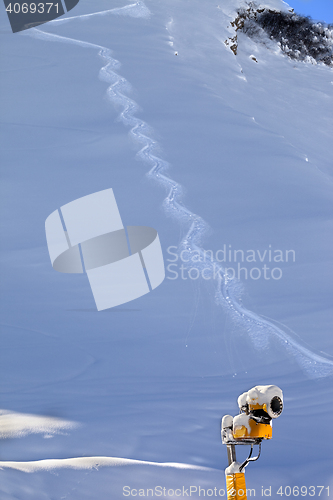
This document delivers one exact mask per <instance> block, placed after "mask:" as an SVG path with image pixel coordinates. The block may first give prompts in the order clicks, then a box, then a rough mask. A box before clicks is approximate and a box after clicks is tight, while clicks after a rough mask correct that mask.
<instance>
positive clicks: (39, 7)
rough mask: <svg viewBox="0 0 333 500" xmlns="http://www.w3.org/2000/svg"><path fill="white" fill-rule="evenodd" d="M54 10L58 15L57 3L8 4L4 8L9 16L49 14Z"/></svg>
mask: <svg viewBox="0 0 333 500" xmlns="http://www.w3.org/2000/svg"><path fill="white" fill-rule="evenodd" d="M52 8H54V9H55V11H56V13H57V14H58V13H59V4H58V3H42V2H41V3H23V4H22V5H21V4H20V3H13V4H12V3H10V4H9V5H8V7H7V8H6V11H7V12H9V13H10V14H12V13H14V14H28V13H30V14H35V13H36V12H37V13H38V14H44V13H46V14H49V13H50V12H51V9H52Z"/></svg>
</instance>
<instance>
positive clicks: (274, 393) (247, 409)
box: [232, 385, 283, 440]
mask: <svg viewBox="0 0 333 500" xmlns="http://www.w3.org/2000/svg"><path fill="white" fill-rule="evenodd" d="M238 406H239V409H240V414H239V415H237V416H236V417H234V419H233V428H232V434H233V438H234V439H235V440H243V439H245V440H246V439H258V440H262V439H271V438H272V419H273V418H274V419H275V418H278V417H279V416H280V415H281V413H282V410H283V393H282V391H281V389H280V388H279V387H277V386H276V385H257V386H256V387H253V388H252V389H250V390H249V391H248V392H244V393H243V394H241V396H239V398H238Z"/></svg>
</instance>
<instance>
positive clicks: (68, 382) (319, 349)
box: [0, 0, 333, 500]
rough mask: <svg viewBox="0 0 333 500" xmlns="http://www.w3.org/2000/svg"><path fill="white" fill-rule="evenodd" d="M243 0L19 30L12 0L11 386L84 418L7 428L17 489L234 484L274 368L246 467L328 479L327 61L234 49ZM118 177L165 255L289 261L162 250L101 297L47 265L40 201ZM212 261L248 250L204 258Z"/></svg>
mask: <svg viewBox="0 0 333 500" xmlns="http://www.w3.org/2000/svg"><path fill="white" fill-rule="evenodd" d="M241 5H242V6H243V5H244V2H241V1H238V0H226V1H224V2H220V5H218V4H217V2H213V1H212V0H206V1H205V2H201V1H199V0H191V1H188V0H185V1H183V2H179V1H177V0H168V2H162V1H158V0H146V1H145V2H141V1H139V2H135V3H133V4H131V5H128V3H126V1H125V0H115V1H112V2H111V1H109V0H94V2H93V3H92V2H89V1H88V0H81V1H80V4H79V5H78V6H77V7H76V8H75V10H73V11H72V12H71V13H72V14H75V16H73V17H75V18H74V19H72V20H68V21H66V22H63V20H62V19H59V20H58V21H56V22H52V23H48V24H46V25H43V26H42V27H41V28H40V29H30V30H27V31H25V32H22V33H20V34H15V35H13V34H12V33H11V31H10V28H9V23H8V19H7V18H6V17H5V13H4V12H2V15H3V18H2V20H1V39H2V40H1V41H2V43H1V47H2V49H1V50H2V52H1V58H2V65H1V69H2V73H1V75H2V76H1V85H2V88H1V98H2V102H1V104H2V110H3V119H2V129H3V132H2V145H1V148H2V164H3V183H2V185H3V188H2V206H3V210H2V235H3V237H2V241H1V243H2V313H1V323H2V332H1V354H0V356H1V359H0V371H1V373H0V380H1V382H0V394H1V397H0V403H1V408H3V409H5V411H9V412H11V413H20V414H29V415H30V416H35V417H36V418H40V417H41V418H43V417H45V418H46V419H53V418H56V419H60V420H64V421H66V422H77V423H79V424H80V426H78V427H76V428H75V429H67V430H66V434H65V433H63V432H62V433H60V434H51V435H52V436H53V437H52V439H43V436H41V435H39V434H36V433H35V432H34V429H33V428H31V429H30V431H28V432H25V433H24V434H25V436H23V437H21V438H15V439H14V438H12V439H3V440H2V442H1V445H2V446H1V455H0V459H1V460H2V462H1V464H0V467H1V468H2V470H1V471H0V474H1V482H0V492H1V498H3V499H4V500H9V499H10V500H12V499H14V498H15V499H24V500H29V499H33V500H39V499H51V498H52V499H53V498H54V499H58V498H59V499H60V498H70V499H80V500H82V499H85V498H87V499H92V498H94V499H95V498H98V499H100V500H104V499H110V498H112V499H116V500H117V499H118V498H123V493H122V492H123V490H122V488H123V486H125V485H131V486H132V487H133V488H140V487H141V488H149V487H154V486H155V485H156V484H162V485H164V486H166V487H167V488H181V487H183V486H184V487H185V486H186V485H191V484H194V485H201V486H202V487H203V486H205V487H206V488H209V487H215V486H216V487H221V488H223V487H224V475H223V473H222V471H223V469H225V467H226V466H227V457H226V449H225V447H223V446H222V444H221V441H220V421H221V417H222V416H223V415H224V414H226V413H233V414H235V413H236V412H237V397H238V396H239V394H241V393H243V392H244V391H245V390H248V389H249V388H250V387H253V386H256V385H258V384H262V385H265V384H276V385H278V386H279V387H281V389H282V390H283V393H284V406H285V407H284V411H283V414H282V415H281V417H280V418H279V419H278V420H277V421H276V422H274V425H273V440H272V441H271V442H269V443H264V445H263V450H262V456H261V458H260V460H259V461H258V462H256V463H254V464H250V466H249V467H248V468H247V471H246V477H247V484H248V487H252V488H256V489H257V494H258V495H259V494H260V491H261V487H262V486H264V487H265V488H266V487H269V486H272V490H273V491H277V489H278V487H279V486H281V485H283V487H284V486H286V485H290V486H294V485H298V486H302V485H305V486H310V485H313V484H322V485H325V487H326V486H329V485H330V484H331V485H332V472H331V471H332V465H333V464H332V457H331V452H330V449H329V448H330V447H329V446H328V443H329V442H330V439H331V437H332V436H331V433H332V430H331V429H330V428H329V427H328V428H327V427H325V428H323V429H319V428H318V429H317V431H316V432H315V433H314V432H313V422H314V421H315V420H316V418H317V417H319V414H320V415H321V414H322V413H325V414H330V413H331V412H332V409H333V408H332V378H331V376H332V368H333V362H332V356H331V354H332V347H333V346H332V336H331V323H332V307H331V304H332V289H331V283H332V280H331V279H330V277H331V274H332V259H331V247H332V238H331V235H332V203H331V201H332V160H331V157H332V141H331V137H332V132H333V123H332V121H333V113H332V111H333V110H332V91H333V87H332V82H333V73H332V70H331V69H330V68H327V67H325V66H322V65H316V66H314V65H310V64H306V63H297V62H295V61H291V60H289V59H288V58H286V57H285V56H284V55H283V54H282V53H281V52H280V51H279V49H278V47H277V46H274V44H272V45H271V46H269V47H267V46H261V45H260V44H256V43H255V42H254V41H253V40H249V39H248V38H247V37H246V36H245V35H244V34H238V43H239V50H238V54H237V56H235V55H234V54H233V53H232V51H231V50H230V49H229V48H228V47H226V45H225V44H224V41H225V40H226V39H227V38H228V37H230V36H233V34H234V30H233V28H232V27H231V25H230V22H231V21H232V20H233V19H234V17H235V15H236V11H237V8H238V7H239V6H241ZM263 5H265V6H268V7H270V8H283V9H287V8H288V6H287V5H286V4H284V3H283V2H280V0H274V1H273V0H269V1H267V2H264V3H263ZM112 9H117V10H112ZM96 13H97V14H96ZM91 14H94V15H91ZM68 17H72V16H70V14H69V15H68ZM175 53H177V56H175ZM253 56H254V57H255V58H256V60H257V62H256V61H254V60H253ZM124 125H125V126H124ZM137 153H138V155H137ZM136 155H137V156H136ZM137 159H138V160H140V161H136V160H137ZM147 172H149V174H148V176H147V175H146V173H147ZM110 187H112V189H113V191H114V193H115V196H116V199H117V203H118V207H119V210H120V213H121V216H122V220H123V221H124V224H131V225H146V226H151V227H154V228H155V229H156V230H157V231H158V233H159V235H160V239H161V244H162V248H163V251H164V256H165V259H166V265H168V264H170V263H171V260H172V259H173V258H172V259H171V257H170V253H169V252H168V247H170V246H176V247H178V249H179V252H180V251H181V250H185V255H187V257H191V256H195V255H200V256H201V257H202V255H203V253H202V252H203V250H202V249H203V248H205V249H211V250H212V252H213V253H214V255H216V252H217V251H219V250H222V249H223V248H224V245H226V248H227V249H228V248H232V249H243V251H244V252H245V253H246V251H247V250H249V249H254V250H255V254H256V255H257V256H258V257H257V260H256V262H254V263H251V262H244V263H241V265H242V267H247V269H248V272H250V269H251V267H258V268H262V265H263V262H261V261H260V257H259V254H260V255H261V256H263V255H268V249H270V248H271V249H272V250H274V249H281V251H282V252H283V255H285V252H286V251H287V250H291V249H292V250H294V252H295V256H296V258H295V262H294V261H293V260H292V259H291V260H289V261H288V262H286V259H284V261H283V262H277V263H272V262H269V261H268V259H266V260H265V264H267V265H268V267H273V266H275V267H281V269H282V271H283V276H282V277H281V279H279V280H275V279H272V278H271V279H264V278H263V277H261V278H260V279H258V280H254V279H245V278H244V275H245V272H244V271H243V272H242V273H243V274H242V275H241V279H240V280H236V279H231V278H229V279H227V280H224V279H222V278H221V279H208V280H205V279H200V280H191V279H190V278H189V276H188V274H186V273H185V275H184V276H185V278H187V279H181V278H180V277H179V278H178V279H177V280H172V279H168V276H169V278H170V277H173V275H172V274H170V272H168V271H167V279H166V280H165V281H164V283H163V284H162V285H161V286H160V287H158V288H157V289H156V290H154V291H153V292H152V293H150V294H148V295H146V296H144V297H141V298H140V299H137V300H136V301H134V302H131V303H128V304H124V305H123V306H121V307H118V308H114V309H109V310H106V311H104V312H97V311H96V309H95V306H94V301H93V297H92V295H91V291H90V288H89V284H88V282H87V279H86V277H85V276H74V275H64V274H60V273H55V272H54V271H53V269H52V266H51V264H50V261H49V257H48V252H47V247H46V242H45V234H44V222H45V219H46V218H47V217H48V216H49V214H50V213H52V212H53V211H54V210H55V209H56V208H58V207H59V206H62V205H64V204H66V203H69V202H71V201H72V200H75V199H77V198H80V197H82V196H85V195H88V194H90V193H93V192H97V191H99V190H103V189H107V188H110ZM195 214H198V215H195ZM229 245H230V246H229ZM258 251H259V254H258ZM265 251H266V254H265ZM183 255H184V254H183ZM167 259H169V260H167ZM215 260H216V259H215ZM176 264H177V265H180V264H181V262H180V261H179V260H178V261H177V263H176ZM183 264H184V266H185V268H186V269H185V270H186V272H187V273H188V271H189V269H190V268H191V267H192V264H191V263H189V264H188V263H183ZM214 264H215V265H218V266H220V267H219V268H223V269H224V268H225V267H232V266H233V265H234V266H235V265H237V263H236V264H235V263H234V262H231V263H223V262H222V263H219V262H215V263H214V262H210V261H208V262H203V263H196V264H195V266H193V267H196V268H197V269H199V270H200V271H201V270H202V269H205V268H208V273H213V272H214ZM173 269H174V268H173ZM177 269H178V270H179V267H178V268H177ZM270 318H273V319H270ZM29 418H30V417H29ZM0 424H1V423H0ZM27 428H28V427H27ZM44 437H45V436H44ZM48 437H50V436H48ZM243 448H245V449H244V450H243ZM247 451H248V450H247V447H242V449H241V450H240V451H239V452H238V454H239V459H240V461H242V460H243V455H244V458H245V456H246V452H247ZM96 457H97V458H98V459H97V458H96ZM100 457H103V459H102V458H100ZM59 460H60V461H61V462H59ZM123 460H125V462H122V461H123ZM78 461H79V462H78ZM117 461H118V462H117ZM13 462H14V463H13ZM45 462H46V464H45ZM95 462H96V463H95ZM31 463H32V465H29V464H31ZM60 463H61V465H59V464H60ZM78 463H80V464H81V465H82V464H84V468H80V467H81V466H80V467H77V465H78ZM117 463H119V464H121V463H126V465H128V467H121V468H118V467H113V466H111V467H102V468H100V467H99V465H101V466H102V465H114V464H117ZM93 464H95V465H93ZM159 464H162V465H166V464H171V465H170V467H162V468H161V467H158V465H159ZM172 464H176V466H175V467H173V466H172ZM177 464H183V465H182V466H181V468H179V467H178V466H177ZM45 465H46V466H45ZM86 467H87V469H86ZM193 467H195V469H193ZM197 467H204V468H205V469H200V470H197ZM17 469H18V470H17ZM55 470H56V474H55V473H54V472H52V471H55ZM23 471H34V472H33V473H32V474H25V473H24V472H23ZM169 497H170V498H171V495H169ZM193 498H199V496H198V494H194V495H193Z"/></svg>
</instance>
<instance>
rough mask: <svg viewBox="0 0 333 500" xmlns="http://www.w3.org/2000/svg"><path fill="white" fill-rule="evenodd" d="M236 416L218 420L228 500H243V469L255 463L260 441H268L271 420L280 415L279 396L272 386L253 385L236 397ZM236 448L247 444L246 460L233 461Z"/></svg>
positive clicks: (280, 404) (270, 437) (245, 496)
mask: <svg viewBox="0 0 333 500" xmlns="http://www.w3.org/2000/svg"><path fill="white" fill-rule="evenodd" d="M238 406H239V410H240V412H239V415H237V416H236V417H232V416H231V415H225V416H224V417H223V419H222V425H221V436H222V443H223V444H225V445H227V453H228V462H229V467H227V468H226V470H225V475H226V483H227V496H228V500H246V499H247V495H246V483H245V474H244V469H245V467H246V466H247V465H248V464H249V462H252V461H255V460H258V458H259V457H260V452H261V441H262V440H263V439H272V419H273V418H277V417H279V416H280V415H281V413H282V410H283V394H282V391H281V389H279V387H277V386H276V385H257V386H256V387H253V388H252V389H250V390H249V391H248V392H244V394H241V395H240V396H239V398H238ZM236 445H250V446H251V450H250V453H249V456H248V457H247V459H246V460H245V461H244V462H243V463H242V464H241V463H239V462H237V460H236ZM254 445H259V451H258V455H257V456H256V457H252V452H253V446H254Z"/></svg>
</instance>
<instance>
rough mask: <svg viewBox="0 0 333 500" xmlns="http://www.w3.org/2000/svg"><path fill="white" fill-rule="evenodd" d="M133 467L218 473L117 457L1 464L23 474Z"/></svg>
mask: <svg viewBox="0 0 333 500" xmlns="http://www.w3.org/2000/svg"><path fill="white" fill-rule="evenodd" d="M131 465H132V466H133V465H146V466H153V467H164V468H169V469H183V470H184V469H185V470H197V471H206V472H211V471H216V469H211V468H209V467H202V466H200V465H191V464H180V463H176V462H163V463H160V462H147V461H145V460H132V459H130V458H117V457H77V458H63V459H48V460H36V461H31V462H10V461H8V462H0V470H1V469H16V470H19V471H21V472H27V473H32V472H40V471H54V470H55V469H76V470H80V469H81V470H82V469H96V470H98V468H99V467H128V466H131Z"/></svg>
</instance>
